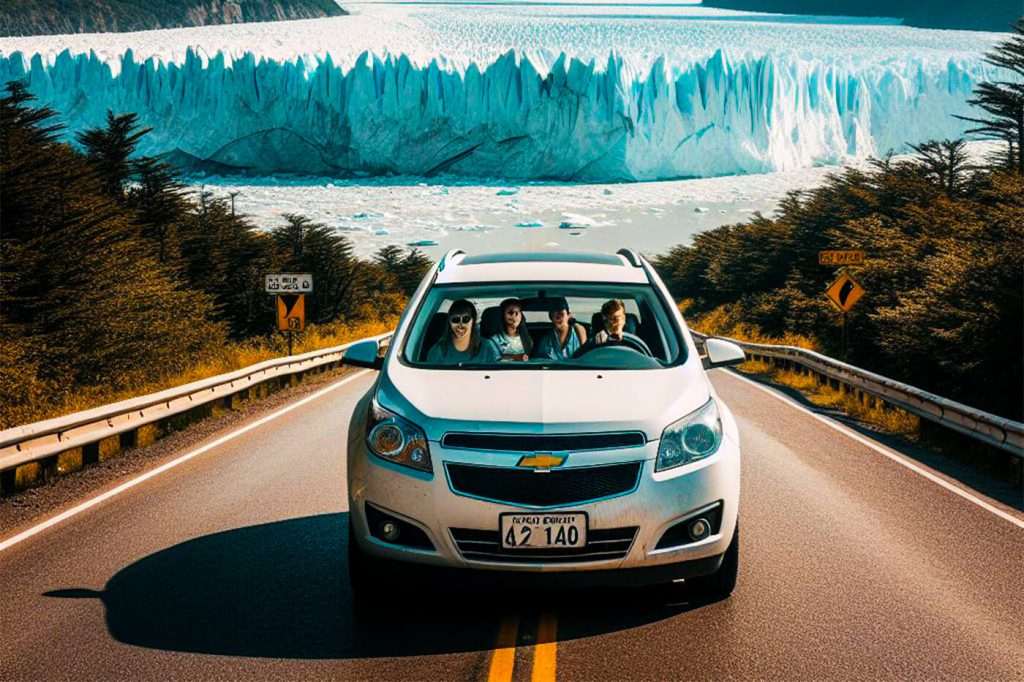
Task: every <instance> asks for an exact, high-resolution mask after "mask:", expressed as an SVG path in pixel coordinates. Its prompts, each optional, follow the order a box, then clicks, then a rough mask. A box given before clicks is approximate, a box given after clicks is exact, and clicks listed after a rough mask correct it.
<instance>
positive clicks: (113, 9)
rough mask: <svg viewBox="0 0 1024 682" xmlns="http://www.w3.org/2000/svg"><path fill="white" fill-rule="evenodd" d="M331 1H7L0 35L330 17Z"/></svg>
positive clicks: (0, 12)
mask: <svg viewBox="0 0 1024 682" xmlns="http://www.w3.org/2000/svg"><path fill="white" fill-rule="evenodd" d="M343 14H347V12H346V11H345V10H343V9H341V7H339V6H338V4H337V3H335V2H334V1H333V0H6V1H5V2H2V3H0V36H19V35H21V36H24V35H45V34H54V33H105V32H110V31H145V30H148V29H154V28H177V27H181V26H205V25H208V24H236V23H240V22H246V21H282V20H285V19H313V18H318V17H335V16H340V15H343Z"/></svg>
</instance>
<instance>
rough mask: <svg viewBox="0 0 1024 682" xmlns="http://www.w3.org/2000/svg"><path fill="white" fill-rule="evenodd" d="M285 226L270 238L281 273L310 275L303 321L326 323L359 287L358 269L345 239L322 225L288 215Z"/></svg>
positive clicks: (303, 217) (302, 217)
mask: <svg viewBox="0 0 1024 682" xmlns="http://www.w3.org/2000/svg"><path fill="white" fill-rule="evenodd" d="M283 217H284V219H285V221H286V224H285V225H282V226H279V227H275V228H274V229H273V230H271V238H272V240H273V242H274V245H275V246H276V249H277V252H278V254H279V263H280V267H281V268H282V270H283V271H285V272H308V273H311V274H312V275H313V287H314V292H315V293H314V295H313V296H310V297H309V298H307V300H306V319H307V321H310V322H316V323H321V322H330V321H332V320H335V319H337V318H338V317H339V316H341V315H342V314H343V313H345V312H346V311H347V310H348V309H349V307H350V306H351V304H352V301H353V293H354V292H355V290H356V289H357V288H358V287H359V285H360V277H359V267H358V262H357V260H356V259H355V258H354V257H353V255H352V245H351V244H350V243H349V241H348V240H347V239H345V238H344V237H343V236H341V235H339V234H338V233H337V232H335V231H334V230H332V229H331V228H329V227H327V226H326V225H324V224H323V223H315V222H313V221H311V220H310V219H309V218H307V217H305V216H301V215H296V214H292V213H286V214H284V216H283Z"/></svg>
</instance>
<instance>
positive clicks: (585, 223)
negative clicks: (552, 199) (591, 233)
mask: <svg viewBox="0 0 1024 682" xmlns="http://www.w3.org/2000/svg"><path fill="white" fill-rule="evenodd" d="M596 224H597V223H596V222H595V221H594V219H593V218H591V217H589V216H585V215H580V214H578V213H563V214H562V222H560V223H559V224H558V227H559V228H560V229H563V230H579V229H586V228H589V227H593V226H594V225H596Z"/></svg>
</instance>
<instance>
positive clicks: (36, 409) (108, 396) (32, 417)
mask: <svg viewBox="0 0 1024 682" xmlns="http://www.w3.org/2000/svg"><path fill="white" fill-rule="evenodd" d="M397 323H398V318H397V317H393V318H386V319H384V320H380V321H372V322H359V323H355V324H345V323H343V322H339V323H331V324H325V325H310V326H309V327H307V329H306V331H305V332H301V333H298V334H296V336H295V339H294V345H293V349H292V352H293V353H294V354H295V355H299V354H302V353H308V352H310V351H314V350H319V349H321V348H330V347H331V346H338V345H341V344H343V343H348V342H349V341H355V340H357V339H362V338H365V337H368V336H376V335H378V334H383V333H385V332H387V331H390V330H391V329H394V328H395V325H396V324H397ZM287 352H288V343H287V340H286V339H285V337H284V336H283V335H278V336H273V337H266V338H260V339H254V340H249V341H244V342H239V343H232V344H228V345H225V346H223V347H221V348H218V349H216V350H215V351H213V352H212V353H210V354H209V355H208V356H207V357H205V358H204V359H203V360H202V361H201V362H198V363H197V364H195V365H193V366H192V367H191V368H190V369H189V370H188V371H186V372H182V373H180V374H174V375H169V374H167V375H162V374H160V373H159V372H154V373H151V374H147V375H145V376H139V377H137V378H136V379H135V380H133V381H127V382H123V383H120V384H118V385H116V386H90V387H86V388H82V389H79V390H78V391H76V392H75V393H73V394H72V395H70V396H69V397H68V398H67V399H66V400H64V401H62V402H61V403H59V404H56V405H55V404H53V403H50V402H37V403H32V402H27V403H24V404H22V405H20V406H19V409H18V410H17V418H18V421H17V423H19V424H28V423H32V422H37V421H42V420H44V419H50V418H53V417H59V416H61V415H65V414H72V413H75V412H81V411H82V410H88V409H91V408H94V407H99V406H101V405H108V404H110V403H115V402H118V401H120V400H127V399H129V398H134V397H138V396H143V395H147V394H149V393H155V392H157V391H163V390H166V389H168V388H173V387H175V386H182V385H184V384H189V383H192V382H193V381H200V380H202V379H208V378H210V377H213V376H217V375H218V374H225V373H227V372H233V371H235V370H238V369H242V368H243V367H248V366H250V365H255V364H258V363H260V362H264V361H266V360H272V359H274V358H279V357H282V356H283V355H285V354H286V353H287ZM13 425H14V424H10V426H13Z"/></svg>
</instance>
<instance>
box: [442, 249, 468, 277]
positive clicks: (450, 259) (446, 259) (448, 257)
mask: <svg viewBox="0 0 1024 682" xmlns="http://www.w3.org/2000/svg"><path fill="white" fill-rule="evenodd" d="M465 255H466V252H465V251H463V250H462V249H452V250H451V251H449V252H448V253H446V254H444V256H443V257H442V258H441V262H440V264H438V266H437V271H438V272H441V271H442V270H444V267H445V266H446V265H447V264H448V263H451V264H452V265H454V264H455V261H454V259H455V257H456V256H465Z"/></svg>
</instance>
